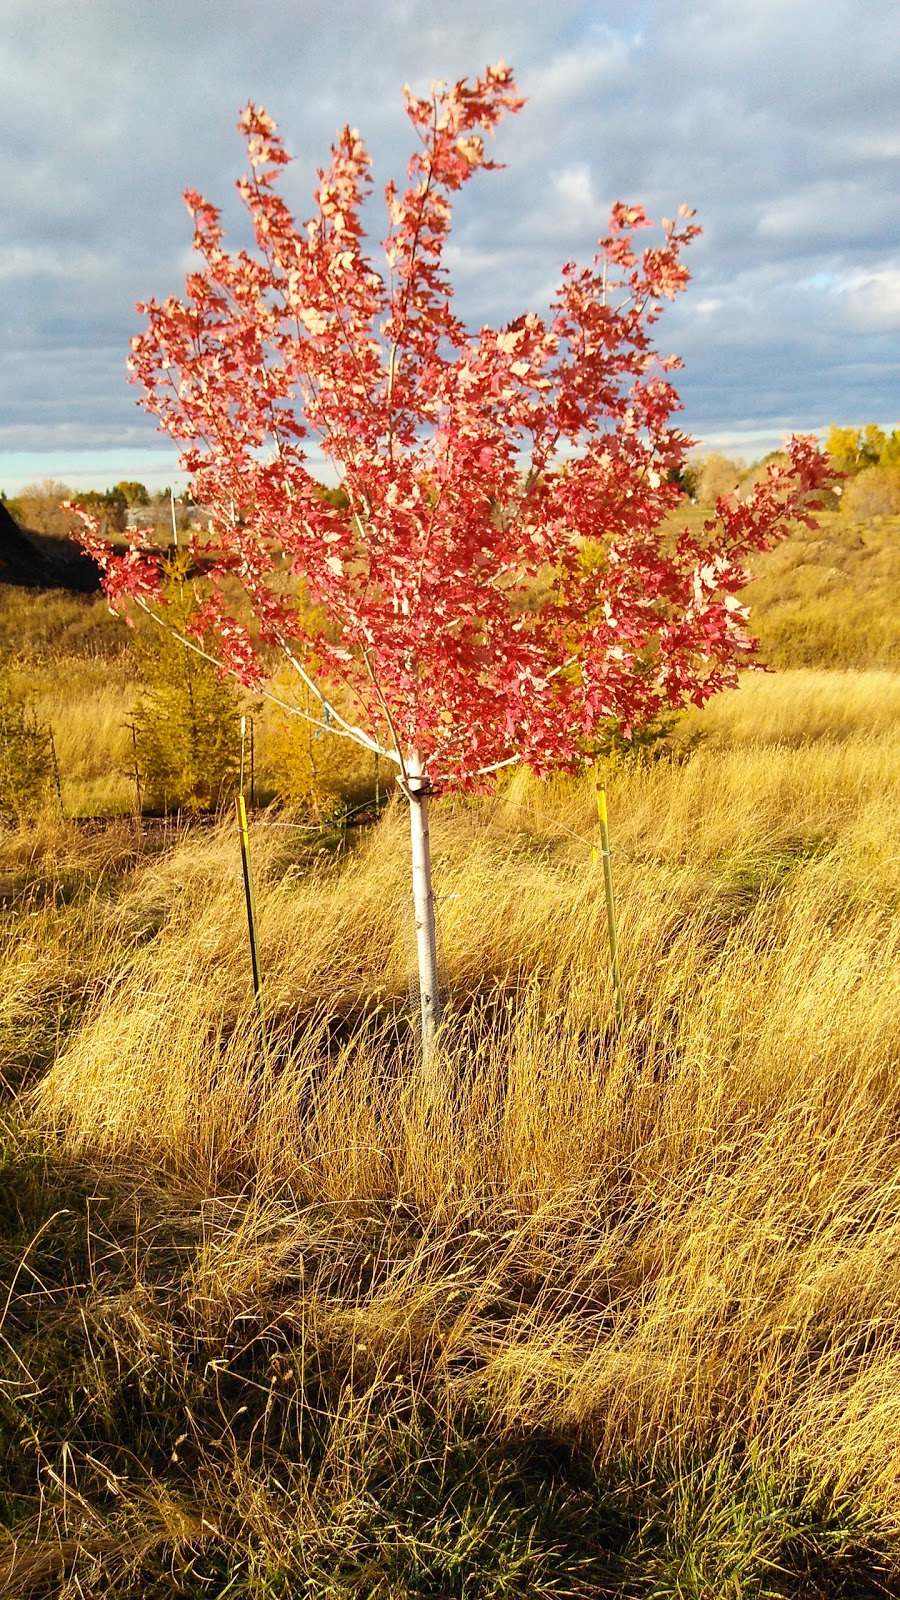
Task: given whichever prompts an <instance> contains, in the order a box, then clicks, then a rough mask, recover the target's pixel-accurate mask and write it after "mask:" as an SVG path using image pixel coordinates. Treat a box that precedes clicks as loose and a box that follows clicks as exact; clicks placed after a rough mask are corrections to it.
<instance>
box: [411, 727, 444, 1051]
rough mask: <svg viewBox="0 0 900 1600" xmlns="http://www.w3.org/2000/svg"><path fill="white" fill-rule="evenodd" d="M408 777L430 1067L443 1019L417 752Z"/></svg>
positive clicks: (424, 803) (423, 785) (418, 944)
mask: <svg viewBox="0 0 900 1600" xmlns="http://www.w3.org/2000/svg"><path fill="white" fill-rule="evenodd" d="M406 771H407V777H408V779H409V795H410V801H409V827H410V841H411V844H412V878H413V908H414V911H415V919H416V957H417V961H418V967H419V1003H420V1006H421V1013H422V1061H423V1064H424V1065H425V1066H426V1067H428V1066H429V1065H430V1064H431V1061H432V1059H433V1056H434V1041H435V1035H436V1033H437V1029H438V1023H439V1022H440V1020H441V995H440V987H439V985H438V963H437V930H436V928H435V922H434V890H433V888H432V883H431V845H430V842H429V838H428V792H427V781H426V779H425V775H424V773H423V771H422V763H421V761H420V759H419V756H418V754H417V753H416V752H415V751H413V752H412V753H411V754H410V756H409V758H408V760H407V763H406Z"/></svg>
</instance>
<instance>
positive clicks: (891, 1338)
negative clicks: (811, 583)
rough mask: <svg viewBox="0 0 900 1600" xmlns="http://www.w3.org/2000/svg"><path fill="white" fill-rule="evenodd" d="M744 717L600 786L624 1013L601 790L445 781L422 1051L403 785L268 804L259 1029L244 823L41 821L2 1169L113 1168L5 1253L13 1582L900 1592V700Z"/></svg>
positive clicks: (12, 999)
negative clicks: (346, 831)
mask: <svg viewBox="0 0 900 1600" xmlns="http://www.w3.org/2000/svg"><path fill="white" fill-rule="evenodd" d="M706 716H707V720H706V724H705V726H706V729H707V736H706V738H705V740H704V741H703V742H701V744H700V745H699V746H698V747H697V748H695V749H694V750H693V752H692V753H691V754H690V755H689V757H688V758H687V759H683V760H682V759H680V758H678V757H677V756H676V757H674V758H673V759H671V760H670V759H665V760H660V761H657V762H652V763H648V764H645V765H634V764H631V765H628V764H626V765H624V766H619V767H615V768H613V769H611V770H609V771H607V772H606V773H605V774H604V777H605V781H606V785H607V789H608V795H609V806H610V815H611V826H612V833H613V850H614V866H615V881H616V893H617V899H618V908H619V919H620V950H621V959H622V972H623V981H624V989H625V1010H626V1017H625V1025H624V1027H623V1028H622V1029H617V1028H616V1026H615V1020H614V1019H615V1009H614V1003H613V996H612V992H611V984H610V977H609V963H608V950H607V941H606V930H605V908H604V897H603V889H602V878H601V875H600V873H599V868H598V867H597V866H596V865H594V864H593V863H592V860H591V845H592V843H595V842H596V835H595V823H596V808H595V796H594V783H595V778H594V776H593V775H587V776H586V777H584V778H583V779H568V780H556V781H554V782H551V783H543V784H540V783H537V782H535V781H534V780H532V779H529V778H527V777H526V776H524V775H519V776H517V777H515V778H513V779H512V780H510V781H509V782H508V783H507V784H506V785H505V787H504V788H503V790H502V791H501V792H500V793H499V794H498V795H497V796H496V797H495V798H494V799H493V800H491V801H465V800H459V799H447V800H445V801H443V802H441V803H440V804H439V805H438V806H437V807H436V813H435V817H434V825H433V846H434V851H435V871H436V888H437V893H438V895H439V914H440V920H441V925H442V939H443V948H444V954H445V961H446V968H447V990H448V1000H449V1005H448V1014H447V1019H446V1022H445V1024H444V1027H443V1033H442V1042H441V1049H440V1052H439V1060H438V1063H437V1065H436V1067H435V1068H434V1070H432V1071H431V1072H430V1073H428V1074H425V1073H423V1070H422V1068H421V1066H420V1065H419V1063H418V1058H417V1053H416V1049H415V1040H414V1037H413V1034H412V1032H411V1027H410V1023H409V1020H408V1019H409V1014H410V1013H409V1006H408V1003H407V984H408V976H409V974H408V957H407V944H406V940H405V936H404V915H405V908H406V906H407V903H408V898H409V889H408V864H407V840H406V819H405V817H404V813H403V811H402V808H401V807H400V806H399V805H395V806H394V807H392V808H391V809H390V810H389V811H388V813H387V814H386V815H385V816H384V817H383V818H382V820H381V822H380V823H379V825H378V827H377V828H375V829H372V830H369V831H366V832H363V833H361V834H360V836H359V839H358V842H357V843H356V844H355V845H354V846H353V847H352V848H351V849H350V850H349V851H347V852H343V853H337V854H335V853H334V852H332V851H330V850H326V849H324V848H320V847H319V846H318V845H317V843H316V841H317V840H318V839H319V836H318V835H317V834H315V833H314V832H312V831H308V830H305V828H304V827H303V825H302V822H301V819H299V818H297V817H290V816H286V815H284V814H275V813H264V814H262V815H260V816H259V817H257V819H256V821H255V823H254V825H253V834H252V844H253V854H254V864H255V868H256V877H257V899H258V911H259V919H260V937H261V954H262V963H263V971H264V1001H265V1014H266V1029H265V1034H264V1035H262V1034H261V1033H260V1030H259V1027H258V1024H257V1021H256V1018H255V1014H254V1010H253V1007H252V1003H251V1002H252V995H251V988H250V976H249V957H248V953H247V949H246V935H245V931H244V923H243V905H242V897H241V886H240V880H239V860H238V854H237V840H236V837H235V835H234V833H233V831H232V829H231V828H230V827H229V826H228V825H226V824H223V825H220V826H218V827H216V828H212V829H209V830H207V831H206V832H204V833H203V834H202V835H200V834H198V833H197V832H196V831H191V832H182V833H181V834H179V835H178V836H177V837H175V838H173V840H171V841H170V843H169V845H168V846H167V847H166V848H165V849H163V848H159V849H158V850H157V851H156V853H151V854H148V853H146V846H144V847H142V848H143V850H144V853H143V854H142V853H141V848H139V847H138V845H137V843H136V836H135V834H134V833H133V831H130V830H128V829H127V828H125V827H124V826H123V827H121V828H120V829H119V831H118V832H116V831H115V830H114V831H113V832H111V833H110V834H109V835H107V836H106V838H105V839H98V838H95V839H94V840H93V841H92V842H91V843H90V845H89V847H85V848H84V849H82V848H81V847H80V846H79V845H78V843H77V840H76V838H75V835H74V833H72V832H71V831H70V832H69V834H66V833H65V832H64V831H60V830H59V829H57V830H54V829H53V828H52V827H51V826H50V824H45V825H44V831H43V833H38V834H34V833H32V834H28V833H20V834H18V835H15V834H13V833H8V834H7V835H5V836H4V837H3V840H2V848H3V851H4V852H5V859H4V860H3V863H2V867H3V870H4V872H5V873H6V879H5V881H6V883H7V885H8V887H9V892H10V904H9V912H8V916H7V919H6V922H5V925H4V930H3V934H2V939H3V952H2V953H3V962H4V966H3V972H4V988H3V991H2V1000H0V1039H2V1041H3V1042H4V1049H5V1055H6V1059H7V1063H8V1066H7V1072H8V1075H9V1076H10V1079H11V1081H12V1080H13V1078H15V1079H16V1080H17V1081H19V1082H20V1084H21V1089H20V1095H22V1096H25V1097H26V1098H25V1100H24V1101H23V1102H22V1104H24V1105H27V1118H26V1124H25V1129H24V1131H20V1132H19V1133H18V1134H17V1135H16V1139H17V1140H18V1143H16V1142H15V1141H13V1144H11V1145H10V1147H9V1148H10V1149H11V1150H13V1155H11V1156H10V1157H9V1158H8V1159H9V1161H10V1162H11V1163H12V1166H11V1169H10V1170H15V1172H16V1173H17V1174H18V1175H19V1176H18V1178H17V1182H19V1183H22V1182H23V1181H24V1180H23V1179H22V1176H21V1174H22V1173H23V1172H32V1173H33V1171H34V1164H35V1161H36V1160H37V1159H38V1158H37V1157H36V1156H35V1154H34V1151H35V1148H39V1149H40V1150H41V1151H42V1154H41V1156H40V1161H41V1162H43V1163H44V1167H43V1168H42V1170H44V1171H45V1173H46V1172H47V1171H48V1170H49V1180H48V1181H49V1186H50V1191H51V1194H55V1196H56V1202H57V1204H58V1203H59V1192H60V1185H61V1184H69V1185H70V1187H71V1186H73V1185H74V1188H75V1192H76V1193H77V1194H83V1193H84V1192H85V1185H87V1190H86V1192H87V1194H88V1195H89V1196H90V1195H93V1199H91V1200H90V1202H89V1204H88V1210H87V1216H88V1221H87V1222H86V1224H85V1227H84V1230H83V1233H82V1234H81V1235H79V1236H78V1239H76V1240H75V1241H74V1242H73V1241H72V1240H69V1241H68V1243H61V1242H60V1239H59V1237H58V1235H59V1230H60V1228H61V1227H62V1224H61V1223H60V1222H59V1221H58V1220H55V1219H54V1216H53V1214H52V1211H51V1200H50V1199H47V1200H46V1201H45V1203H44V1205H45V1209H44V1213H43V1214H41V1213H40V1208H39V1207H38V1206H37V1205H36V1203H35V1207H34V1208H33V1210H34V1216H35V1217H38V1216H42V1218H43V1220H39V1221H38V1222H37V1223H35V1224H34V1226H33V1228H32V1234H29V1236H28V1237H27V1238H25V1237H24V1236H23V1243H22V1246H21V1249H20V1253H19V1256H17V1257H16V1260H17V1261H19V1260H22V1261H26V1269H23V1271H22V1272H20V1273H19V1276H18V1277H17V1278H16V1279H15V1281H14V1282H13V1289H12V1291H11V1295H10V1300H9V1302H8V1304H7V1312H6V1326H5V1328H4V1330H3V1332H4V1338H7V1339H9V1338H10V1336H11V1335H10V1330H12V1333H13V1334H14V1335H15V1349H16V1360H17V1361H18V1362H19V1363H20V1367H15V1366H14V1363H12V1358H9V1359H10V1363H11V1364H10V1366H9V1377H10V1382H11V1385H12V1387H11V1388H10V1390H9V1393H10V1394H11V1396H12V1400H11V1402H10V1404H11V1405H12V1406H13V1409H14V1412H15V1427H16V1429H18V1432H17V1433H16V1434H15V1437H16V1438H19V1439H22V1438H27V1439H29V1440H30V1441H31V1442H30V1443H28V1445H27V1448H25V1462H26V1465H25V1466H23V1467H17V1468H16V1473H15V1475H14V1477H15V1483H16V1485H17V1487H16V1490H15V1493H16V1495H17V1496H18V1498H17V1499H16V1500H15V1504H14V1505H13V1504H12V1502H7V1511H6V1520H7V1523H8V1525H9V1527H10V1529H11V1530H12V1531H11V1533H10V1537H9V1544H8V1546H7V1555H6V1562H7V1572H8V1574H9V1583H10V1584H11V1585H12V1586H13V1588H12V1592H16V1593H21V1594H23V1595H25V1594H26V1593H33V1594H37V1593H42V1592H47V1593H50V1592H52V1593H65V1594H67V1595H68V1594H71V1595H73V1596H74V1595H75V1594H79V1593H80V1594H82V1595H89V1596H95V1595H97V1596H99V1595H101V1594H103V1595H106V1594H114V1595H117V1596H119V1595H121V1596H124V1595H131V1594H135V1595H137V1594H141V1595H156V1594H163V1593H171V1592H177V1593H183V1594H187V1595H194V1594H197V1595H199V1594H201V1593H212V1594H222V1595H223V1596H224V1595H225V1594H240V1595H254V1596H263V1595H267V1594H281V1595H285V1596H286V1595H294V1594H302V1593H311V1594H317V1595H318V1594H322V1595H334V1596H337V1595H357V1594H359V1595H372V1596H375V1595H378V1596H397V1597H399V1596H401V1595H410V1594H415V1595H420V1594H421V1595H426V1594H429V1595H439V1596H444V1595H459V1596H466V1597H468V1596H475V1595H479V1596H492V1597H493V1596H497V1597H499V1596H501V1595H504V1596H509V1595H523V1596H524V1595H533V1594H547V1595H559V1596H563V1595H580V1596H585V1597H587V1596H599V1595H603V1594H618V1595H623V1596H624V1595H635V1596H637V1595H656V1596H664V1595H671V1596H682V1597H684V1596H695V1597H697V1600H699V1597H701V1596H705V1597H713V1600H715V1597H720V1596H735V1597H737V1596H743V1595H751V1594H752V1595H764V1594H774V1595H788V1594H793V1595H796V1594H798V1593H806V1594H810V1595H813V1594H816V1595H819V1594H820V1595H823V1596H826V1595H830V1594H834V1595H837V1594H839V1593H850V1592H853V1593H859V1594H876V1593H882V1594H884V1593H887V1594H896V1593H900V1567H898V1565H897V1559H898V1552H900V1467H898V1463H900V1382H898V1380H900V1324H898V1317H897V1308H898V1305H900V1176H898V1154H900V1150H898V1131H897V1130H898V1127H900V1073H898V1067H900V1017H898V993H900V986H898V976H900V915H898V911H900V821H898V806H897V798H898V793H900V694H898V690H897V682H896V680H895V679H893V678H892V677H891V676H890V675H889V674H887V673H875V672H871V673H866V674H858V675H854V674H850V673H844V674H840V675H839V676H835V677H832V676H831V675H822V676H821V677H820V678H819V679H816V678H815V677H814V675H813V674H811V673H808V672H802V671H801V672H795V673H791V674H785V675H783V676H779V677H769V678H767V677H759V678H757V679H755V680H750V681H748V682H747V683H746V684H745V686H744V687H742V689H741V690H740V691H738V692H737V693H736V694H735V695H733V696H730V697H723V699H722V700H721V701H720V702H719V704H718V705H717V706H716V708H715V710H714V711H711V712H710V713H707V714H706ZM292 824H293V825H292ZM317 850H318V852H319V853H316V852H317ZM28 885H31V887H30V888H29V887H28ZM35 1142H37V1143H35ZM13 1146H14V1148H13ZM48 1152H49V1153H48ZM54 1185H55V1188H54ZM79 1186H81V1187H80V1188H79ZM38 1188H40V1185H38ZM41 1192H45V1191H41ZM67 1204H68V1206H69V1209H70V1211H71V1212H72V1214H76V1213H77V1214H79V1215H80V1214H83V1212H84V1203H83V1202H81V1201H78V1200H77V1199H76V1200H70V1201H69V1202H67ZM79 1206H81V1211H80V1212H79ZM91 1218H93V1220H90V1219H91ZM44 1226H46V1229H47V1232H46V1234H41V1237H40V1239H38V1240H37V1242H36V1243H35V1242H33V1237H32V1235H33V1234H36V1233H37V1232H38V1228H39V1227H44ZM66 1237H67V1238H68V1236H66ZM47 1238H49V1239H50V1240H51V1241H52V1245H48V1244H46V1243H45V1242H44V1241H45V1239H47ZM29 1250H31V1252H32V1253H31V1254H28V1251H29ZM67 1252H68V1254H67ZM79 1252H80V1253H79ZM65 1260H71V1261H74V1262H75V1265H73V1266H72V1267H71V1268H70V1269H68V1270H69V1277H68V1278H67V1277H66V1271H65V1270H63V1268H62V1267H61V1265H60V1263H61V1261H65ZM0 1304H2V1301H0ZM35 1319H37V1322H38V1323H39V1324H40V1328H39V1331H36V1327H37V1324H36V1320H35ZM51 1336H52V1338H55V1339H56V1341H57V1351H58V1353H57V1356H56V1357H55V1358H54V1361H52V1362H50V1363H49V1365H48V1358H47V1354H46V1352H47V1348H48V1341H49V1340H51ZM66 1340H69V1341H70V1344H71V1348H69V1347H66V1346H65V1341H66ZM60 1341H62V1346H63V1348H60ZM42 1360H43V1362H44V1365H43V1367H41V1368H40V1371H41V1372H42V1373H43V1377H39V1376H38V1365H39V1363H40V1362H41V1361H42ZM25 1374H27V1378H28V1382H29V1383H31V1384H32V1387H31V1388H29V1387H28V1383H26V1378H25ZM16 1385H18V1387H16ZM28 1429H30V1430H31V1431H30V1433H29V1432H28ZM11 1437H12V1435H11ZM29 1472H30V1474H31V1478H30V1480H29V1477H28V1474H29ZM28 1481H31V1482H32V1483H34V1482H35V1481H37V1482H39V1483H40V1485H41V1496H42V1498H41V1502H40V1506H39V1507H38V1504H37V1500H36V1498H35V1491H34V1489H32V1490H31V1491H27V1490H26V1488H25V1487H24V1485H25V1484H26V1483H27V1482H28ZM29 1494H30V1498H29ZM38 1510H39V1511H40V1515H39V1516H38ZM48 1574H49V1576H48ZM16 1583H18V1585H19V1587H18V1589H16V1588H15V1585H16ZM54 1583H55V1584H56V1585H57V1588H55V1589H53V1588H52V1587H48V1586H49V1585H52V1584H54ZM167 1583H168V1584H170V1585H171V1584H180V1585H181V1587H180V1588H175V1590H174V1591H173V1590H172V1588H171V1587H170V1588H168V1589H167V1588H166V1587H165V1585H166V1584H167ZM42 1584H43V1585H44V1588H43V1589H41V1585H42ZM60 1585H62V1587H60ZM65 1585H69V1587H68V1588H65ZM204 1585H205V1587H204Z"/></svg>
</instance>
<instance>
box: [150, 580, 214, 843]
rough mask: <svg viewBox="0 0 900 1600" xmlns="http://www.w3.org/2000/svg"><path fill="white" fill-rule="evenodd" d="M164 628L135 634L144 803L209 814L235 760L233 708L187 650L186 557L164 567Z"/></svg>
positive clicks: (190, 599)
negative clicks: (136, 641) (140, 687)
mask: <svg viewBox="0 0 900 1600" xmlns="http://www.w3.org/2000/svg"><path fill="white" fill-rule="evenodd" d="M167 572H168V583H167V586H166V598H167V601H168V606H167V614H166V621H167V623H168V624H169V627H170V628H171V629H173V630H174V633H172V632H170V631H168V629H163V628H160V629H154V630H153V632H152V634H144V635H142V636H141V639H140V642H139V644H138V650H137V655H138V662H139V669H140V673H141V679H142V689H141V693H140V697H139V699H138V703H137V706H136V707H135V712H134V728H135V744H136V748H137V760H138V772H139V775H140V780H141V788H142V791H143V797H144V801H145V803H146V804H147V805H148V806H149V808H150V809H151V810H154V811H156V810H158V811H173V810H184V811H193V812H199V811H210V810H214V809H215V808H216V807H217V806H218V805H220V804H221V802H222V801H223V800H224V799H225V798H226V797H227V795H228V794H229V793H231V792H232V791H233V790H234V788H235V785H236V782H237V774H238V766H239V761H240V706H239V704H238V698H237V693H236V690H235V688H234V684H233V683H232V682H231V681H230V680H228V679H224V678H222V677H221V676H220V674H219V672H218V670H217V669H216V667H214V666H213V664H212V662H210V661H206V660H204V658H203V657H202V656H201V655H198V654H197V653H196V651H194V650H186V649H185V648H184V645H183V644H182V643H181V640H180V639H179V638H178V637H177V636H176V635H181V636H182V637H186V636H188V635H189V634H190V631H191V629H190V624H191V620H192V617H193V615H194V613H195V611H196V609H197V601H196V599H195V597H194V593H193V590H192V588H191V585H190V583H189V582H188V581H187V559H186V557H185V556H184V554H181V555H176V556H174V557H173V558H172V559H171V560H170V561H169V562H168V563H167Z"/></svg>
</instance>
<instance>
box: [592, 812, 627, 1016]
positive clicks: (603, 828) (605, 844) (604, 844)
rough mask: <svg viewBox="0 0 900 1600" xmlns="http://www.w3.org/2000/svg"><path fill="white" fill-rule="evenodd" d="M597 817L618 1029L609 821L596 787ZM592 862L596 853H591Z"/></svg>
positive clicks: (619, 1002) (619, 979)
mask: <svg viewBox="0 0 900 1600" xmlns="http://www.w3.org/2000/svg"><path fill="white" fill-rule="evenodd" d="M597 816H598V817H599V819H600V853H601V855H602V857H603V885H604V888H605V889H606V922H607V926H608V928H609V955H610V963H611V966H612V979H613V989H614V991H615V996H616V1019H617V1021H618V1024H619V1027H621V1026H622V1023H623V1022H624V1021H625V1005H624V1002H623V999H622V974H621V972H620V970H619V941H618V938H617V936H616V902H615V900H614V898H613V880H612V856H611V855H610V849H609V821H608V818H607V815H606V790H605V789H603V788H601V787H600V784H599V783H598V785H597ZM593 855H594V860H595V861H596V859H597V852H596V850H594V852H593Z"/></svg>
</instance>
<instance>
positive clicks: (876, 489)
mask: <svg viewBox="0 0 900 1600" xmlns="http://www.w3.org/2000/svg"><path fill="white" fill-rule="evenodd" d="M841 508H842V510H843V511H844V512H845V513H846V514H847V515H848V516H851V517H860V518H863V519H865V518H866V517H896V516H898V515H900V466H896V467H865V468H864V469H863V471H862V472H859V473H857V475H856V477H854V478H851V479H850V482H849V483H848V484H847V485H846V487H845V489H844V493H843V495H842V497H841Z"/></svg>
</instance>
